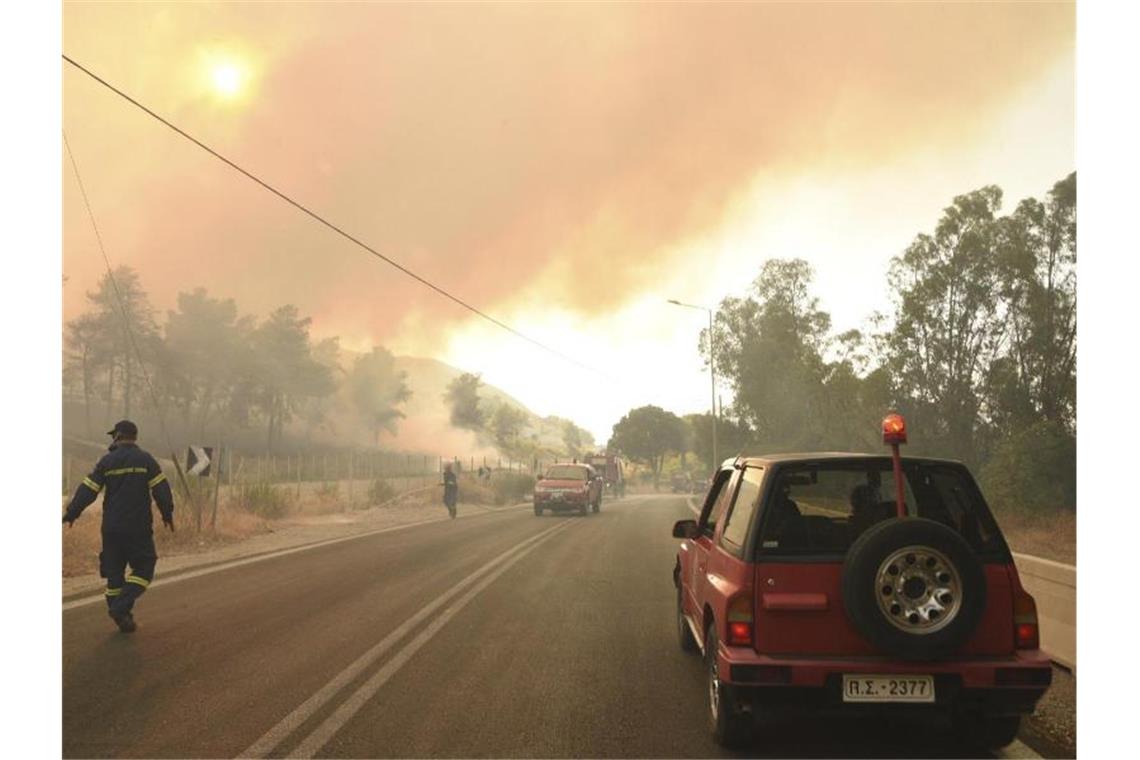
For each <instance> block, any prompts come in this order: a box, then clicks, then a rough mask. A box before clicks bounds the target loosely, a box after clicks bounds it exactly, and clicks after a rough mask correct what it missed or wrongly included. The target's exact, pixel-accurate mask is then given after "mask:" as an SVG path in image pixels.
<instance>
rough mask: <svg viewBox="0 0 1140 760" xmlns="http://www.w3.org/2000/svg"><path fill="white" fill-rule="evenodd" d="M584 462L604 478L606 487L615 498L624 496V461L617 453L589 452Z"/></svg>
mask: <svg viewBox="0 0 1140 760" xmlns="http://www.w3.org/2000/svg"><path fill="white" fill-rule="evenodd" d="M586 464H588V465H590V466H591V467H593V468H594V469H595V470H597V471H598V473H599V474H600V475H601V476H602V477H603V478H604V482H605V486H606V489H607V490H609V492H610V495H611V496H614V497H616V498H621V497H622V496H625V463H624V462H623V461H622V458H621V457H620V456H618V455H617V454H590V455H589V456H587V457H586Z"/></svg>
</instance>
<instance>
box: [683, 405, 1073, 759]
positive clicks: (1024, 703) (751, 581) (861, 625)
mask: <svg viewBox="0 0 1140 760" xmlns="http://www.w3.org/2000/svg"><path fill="white" fill-rule="evenodd" d="M888 419H890V418H888ZM895 419H896V420H897V424H898V425H899V427H900V429H901V425H902V423H901V418H897V417H895ZM884 423H886V421H884ZM902 436H903V437H902V440H903V441H905V431H904V432H902ZM673 535H674V536H675V537H677V538H682V539H684V540H683V541H682V542H681V546H680V550H679V552H678V555H677V564H676V566H675V568H674V571H673V579H674V583H675V584H676V587H677V632H678V635H679V637H680V643H681V649H682V650H684V651H686V652H696V651H698V650H699V651H701V652H703V653H704V657H705V662H706V665H707V667H706V669H705V672H706V681H707V687H708V695H709V720H710V724H711V728H712V731H713V734H714V736H715V738H716V739H717V741H718V742H720V743H721V744H724V745H727V746H733V745H737V744H739V743H741V742H743V741H744V740H745V739H747V738H748V736H749V734H750V733H751V730H752V727H753V725H754V722H755V721H756V720H757V719H759V718H762V717H769V716H775V715H778V714H781V713H783V712H785V711H789V710H793V711H794V710H813V711H817V712H818V711H834V712H836V713H850V714H858V713H867V712H878V713H883V712H885V713H888V714H891V715H896V714H899V715H901V714H903V713H927V714H931V713H942V714H945V715H948V716H949V717H950V718H951V719H952V720H953V721H954V722H955V724H956V727H957V728H958V729H959V730H960V731H963V732H969V735H970V736H972V737H974V738H976V739H977V740H978V741H980V743H982V744H984V745H986V746H987V747H990V748H997V747H1001V746H1004V745H1006V744H1008V743H1010V742H1011V741H1012V740H1013V739H1014V737H1015V736H1016V735H1017V732H1018V728H1019V725H1020V720H1021V716H1022V715H1023V714H1027V713H1031V712H1032V711H1033V709H1034V706H1035V705H1036V703H1037V700H1038V699H1040V697H1041V696H1042V694H1044V693H1045V690H1046V689H1047V688H1048V686H1049V684H1050V683H1051V679H1052V668H1051V665H1050V662H1049V660H1048V659H1047V658H1046V657H1045V656H1044V655H1043V654H1042V652H1041V650H1040V649H1039V647H1038V633H1037V609H1036V606H1035V603H1034V601H1033V598H1032V597H1031V596H1030V595H1029V594H1027V593H1026V592H1025V590H1024V589H1023V588H1022V587H1021V583H1020V581H1019V579H1018V574H1017V569H1016V568H1015V567H1014V564H1013V559H1012V557H1011V556H1010V552H1009V548H1008V547H1007V546H1006V543H1005V540H1004V538H1003V537H1002V534H1001V531H1000V530H999V529H998V526H997V524H996V523H995V522H994V518H993V516H992V514H991V513H990V510H989V508H988V507H987V506H986V502H985V499H984V498H983V497H982V494H981V491H980V490H979V489H978V486H977V484H976V483H975V481H974V479H973V477H971V475H970V473H969V471H968V470H967V469H966V467H965V466H964V465H962V464H960V463H958V462H952V461H946V460H939V459H919V458H909V457H908V458H905V459H901V458H899V457H898V448H897V445H896V446H895V456H894V457H891V456H875V455H870V454H835V453H819V454H780V455H775V456H767V457H749V458H738V459H736V460H735V461H728V462H726V463H725V464H724V465H723V466H722V468H721V469H720V470H719V472H717V473H716V475H715V477H714V480H713V484H712V487H711V488H710V489H709V493H708V495H707V496H706V497H705V502H704V506H703V508H702V509H701V512H700V517H699V518H698V519H697V520H681V521H679V522H678V523H677V524H676V525H675V526H674V527H673Z"/></svg>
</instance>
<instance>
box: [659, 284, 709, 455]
mask: <svg viewBox="0 0 1140 760" xmlns="http://www.w3.org/2000/svg"><path fill="white" fill-rule="evenodd" d="M669 303H671V304H673V305H674V306H684V307H685V308H686V309H700V310H701V311H707V312H708V314H709V379H710V381H711V386H712V458H713V470H714V471H715V470H716V469H717V468H718V467H719V466H720V462H719V461H718V460H717V456H716V454H717V452H716V416H717V415H716V351H715V349H714V348H713V346H714V343H713V310H712V309H710V308H709V307H707V306H697V305H696V304H691V303H681V302H680V301H678V300H676V299H673V298H670V299H669Z"/></svg>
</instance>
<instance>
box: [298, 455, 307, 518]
mask: <svg viewBox="0 0 1140 760" xmlns="http://www.w3.org/2000/svg"><path fill="white" fill-rule="evenodd" d="M304 463H305V455H304V454H298V455H297V506H300V505H301V465H303V464H304Z"/></svg>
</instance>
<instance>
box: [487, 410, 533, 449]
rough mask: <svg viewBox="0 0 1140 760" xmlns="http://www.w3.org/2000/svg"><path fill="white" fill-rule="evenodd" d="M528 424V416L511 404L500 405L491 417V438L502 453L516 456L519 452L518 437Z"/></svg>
mask: <svg viewBox="0 0 1140 760" xmlns="http://www.w3.org/2000/svg"><path fill="white" fill-rule="evenodd" d="M526 423H527V415H526V413H525V412H523V411H522V410H521V409H516V408H515V407H514V406H512V405H510V404H506V403H503V404H499V406H498V407H497V408H496V409H495V413H494V414H492V415H491V423H490V428H491V436H492V438H494V441H495V446H496V447H497V448H498V449H499V450H500V451H506V452H509V453H511V454H515V453H517V452H518V451H519V448H518V437H519V433H521V432H522V429H523V426H524V425H525V424H526Z"/></svg>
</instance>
